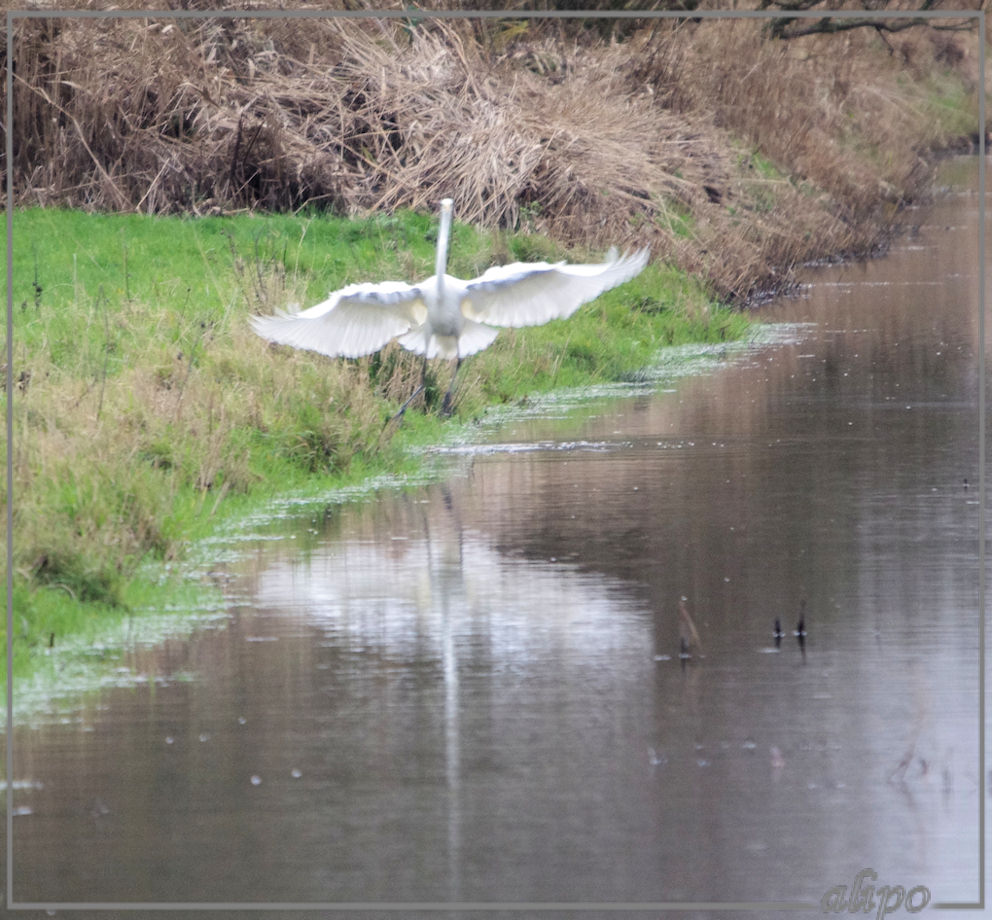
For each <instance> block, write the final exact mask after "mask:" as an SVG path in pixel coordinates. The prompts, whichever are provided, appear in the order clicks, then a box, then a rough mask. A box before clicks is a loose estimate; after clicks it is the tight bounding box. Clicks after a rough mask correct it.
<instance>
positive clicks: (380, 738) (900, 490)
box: [13, 161, 982, 916]
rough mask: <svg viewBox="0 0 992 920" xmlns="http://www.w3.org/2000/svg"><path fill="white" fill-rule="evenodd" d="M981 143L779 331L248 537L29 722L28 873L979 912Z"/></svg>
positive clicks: (194, 884)
mask: <svg viewBox="0 0 992 920" xmlns="http://www.w3.org/2000/svg"><path fill="white" fill-rule="evenodd" d="M975 170H976V164H975V163H974V162H973V161H962V162H960V163H957V164H956V165H954V166H953V167H951V168H950V169H949V173H948V175H949V177H950V181H952V182H954V183H955V188H954V190H953V191H951V192H950V193H949V194H948V195H947V196H946V197H944V198H943V199H942V200H941V201H940V203H939V204H938V205H937V206H936V207H935V208H934V209H932V210H928V211H916V212H911V214H910V215H909V219H910V221H911V222H915V223H916V224H917V227H916V229H915V230H914V231H913V232H911V233H908V234H906V235H905V236H903V237H902V238H901V239H900V240H899V241H898V242H897V244H896V246H895V247H894V249H893V251H892V252H891V254H890V255H889V256H888V257H887V258H885V259H881V260H877V261H874V262H871V263H868V264H856V265H847V266H841V267H828V268H822V269H816V270H811V271H809V272H808V273H807V275H806V285H805V287H804V290H803V293H802V296H801V297H799V298H796V299H793V300H788V301H783V302H778V303H776V304H773V305H770V306H769V307H767V308H765V309H764V311H763V313H764V316H765V318H767V319H768V320H771V321H777V322H788V323H791V324H793V325H791V326H789V327H787V332H788V334H787V335H784V336H782V337H781V339H782V340H781V341H779V342H778V343H777V344H773V345H770V346H766V347H762V348H757V349H753V350H751V351H749V352H747V353H746V354H745V355H743V356H738V357H732V356H731V357H728V359H727V360H726V361H725V362H724V363H723V366H721V367H720V368H719V369H718V370H717V371H716V372H715V373H712V374H710V375H707V376H700V377H691V378H686V379H684V380H681V381H680V382H678V383H677V384H676V385H675V386H673V387H672V388H670V390H669V391H667V392H659V393H655V394H648V393H643V394H640V395H635V396H628V397H626V398H622V399H612V400H611V399H603V400H598V401H596V402H595V403H594V404H592V405H591V406H588V407H586V408H585V409H584V410H582V411H579V412H576V411H574V410H570V411H561V412H552V413H550V416H551V417H547V418H541V417H530V418H526V419H520V420H517V421H510V422H507V423H506V424H505V425H504V426H502V427H501V428H499V429H498V430H493V431H492V432H491V433H490V434H489V435H488V436H487V441H486V443H484V444H481V445H478V446H461V447H459V448H457V449H453V450H451V451H449V454H450V462H451V470H452V472H451V475H450V477H449V478H447V479H446V480H445V481H444V482H443V483H440V484H436V485H431V486H426V487H423V488H417V489H411V490H408V491H406V492H397V491H393V492H384V493H383V494H382V495H381V496H379V497H378V498H376V500H374V501H371V502H365V503H358V504H343V505H342V504H338V503H333V502H332V503H328V505H327V507H326V509H325V508H321V509H320V510H319V511H315V510H314V508H313V507H311V508H309V509H306V510H305V511H304V512H303V513H302V514H301V515H300V516H299V517H298V518H295V519H292V520H290V521H289V522H287V521H286V520H285V519H281V520H279V521H276V522H273V523H271V524H270V525H264V524H262V525H258V526H256V527H255V531H256V536H257V539H254V540H241V541H240V542H239V543H238V547H239V549H240V552H239V554H238V556H237V558H236V559H235V561H233V562H231V563H230V564H229V565H227V566H226V567H225V571H226V575H225V577H226V579H227V596H228V598H229V606H228V609H227V611H226V613H225V615H224V616H223V617H222V618H220V619H216V618H215V619H213V620H211V621H210V623H209V624H207V625H205V626H204V627H202V628H200V629H198V630H196V631H195V632H194V634H193V635H192V636H191V637H188V638H184V639H174V640H171V641H166V642H162V643H161V644H159V645H157V646H156V647H154V648H153V649H151V650H149V649H142V650H139V651H135V652H134V653H133V664H134V666H135V667H136V668H139V669H140V670H141V673H142V674H143V675H145V677H146V678H147V679H145V680H144V681H143V682H137V683H135V684H134V685H133V686H130V687H125V688H116V689H108V690H106V691H104V692H101V693H100V694H98V695H95V696H94V695H90V696H88V697H86V698H85V699H83V700H81V701H80V702H79V704H78V706H74V707H72V708H71V712H70V714H69V716H68V717H66V716H65V712H64V710H62V712H63V716H62V718H60V719H54V718H52V719H44V718H43V719H40V720H38V721H37V722H35V723H34V724H32V725H31V726H30V727H22V728H19V729H18V730H17V731H16V732H15V736H14V739H13V741H14V745H15V747H14V763H15V776H14V779H15V782H16V783H17V785H16V786H15V792H14V801H15V805H16V806H17V808H16V811H15V817H14V879H15V882H14V896H15V899H16V900H18V901H38V902H41V901H45V902H50V901H66V902H83V901H99V902H111V901H131V902H140V901H170V902H171V901H183V902H202V901H219V902H232V901H237V902H249V901H265V902H294V903H299V902H390V903H394V904H395V903H402V902H433V903H437V902H461V903H467V902H494V903H506V902H513V903H517V904H519V903H527V902H541V901H544V902H591V903H596V904H602V903H604V902H621V903H624V904H628V905H630V904H634V903H646V902H650V903H657V902H694V903H698V902H727V903H736V902H741V903H746V904H749V905H751V908H752V910H749V911H747V912H746V914H745V911H744V910H743V909H742V910H741V915H747V916H759V915H762V914H765V915H767V916H782V915H783V914H782V913H773V912H771V910H770V909H767V908H761V909H759V908H758V907H757V906H756V905H759V904H765V903H767V902H789V903H791V902H801V903H805V904H808V905H812V906H813V907H814V908H816V909H817V910H818V905H819V902H820V899H821V898H822V897H823V895H824V894H825V893H826V892H827V890H828V889H830V888H832V887H834V886H837V885H846V886H851V885H852V884H853V882H854V878H855V875H856V874H857V873H858V871H859V870H861V869H863V868H866V867H871V868H872V869H874V871H875V872H876V873H877V876H878V878H877V881H876V883H875V884H876V885H879V886H881V885H888V886H892V885H902V886H904V888H906V889H910V888H912V887H914V886H921V885H922V886H925V887H926V889H927V890H928V892H929V893H930V895H931V896H932V902H933V903H937V902H953V901H974V900H975V899H976V898H977V896H978V870H979V866H978V827H979V825H978V810H979V801H980V798H979V797H980V792H981V785H982V777H981V776H980V775H979V766H978V746H979V741H978V739H979V725H978V702H977V691H978V667H979V654H978V629H979V609H978V597H979V572H978V566H977V558H978V453H979V444H978V434H977V419H978V415H977V399H978V396H977V393H978V385H979V381H978V375H977V359H978V347H979V346H978V341H979V340H978V321H977V309H978V307H977V303H978V299H977V243H976V240H977V219H978V200H977V196H976V195H975V194H974V192H973V191H972V190H971V189H972V188H973V186H974V174H975ZM682 597H684V598H685V599H686V600H685V609H686V610H687V611H688V613H689V616H690V618H691V626H692V627H694V629H695V632H696V634H698V642H697V641H695V637H694V636H693V635H692V630H691V628H690V626H689V625H688V624H687V623H686V621H684V620H683V621H682V625H681V631H680V615H679V606H678V605H679V600H680V598H682ZM804 600H805V604H806V606H805V626H806V630H807V633H808V635H807V637H806V638H805V642H804V647H802V648H800V645H799V641H798V639H797V638H796V637H795V636H794V635H793V630H794V628H795V627H796V622H797V619H798V615H799V614H798V612H799V609H800V604H801V603H802V602H803V601H804ZM776 618H779V619H780V620H781V623H782V625H783V631H784V632H785V633H786V635H785V637H784V638H783V639H782V641H781V646H780V647H778V648H777V647H776V645H775V642H774V640H773V637H772V626H773V622H774V621H775V619H776ZM680 635H683V636H686V637H687V638H690V639H693V640H694V641H693V642H692V648H691V649H690V651H691V654H692V658H691V660H688V661H683V660H680V658H679V653H680V648H681V646H680ZM176 677H181V679H174V678H176ZM921 896H922V895H918V897H921ZM532 913H533V911H532V910H529V909H528V910H523V911H521V912H520V913H519V914H514V916H519V915H531V914H532ZM274 915H275V912H273V916H274ZM394 915H395V914H394ZM465 915H466V916H479V914H469V913H466V914H465ZM566 915H567V914H566ZM596 915H597V912H594V911H590V912H587V913H585V914H583V916H596ZM598 915H602V916H607V914H606V912H605V910H600V911H598ZM645 915H652V916H654V915H657V911H654V912H653V913H650V912H649V913H647V914H645ZM723 915H726V914H723ZM79 916H82V915H79ZM369 916H370V915H369ZM506 916H510V915H509V914H506Z"/></svg>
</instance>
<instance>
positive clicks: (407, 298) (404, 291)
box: [251, 281, 427, 358]
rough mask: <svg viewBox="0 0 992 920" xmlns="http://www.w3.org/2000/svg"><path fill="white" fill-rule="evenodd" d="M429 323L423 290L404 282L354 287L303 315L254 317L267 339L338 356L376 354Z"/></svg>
mask: <svg viewBox="0 0 992 920" xmlns="http://www.w3.org/2000/svg"><path fill="white" fill-rule="evenodd" d="M426 319H427V305H426V303H425V302H424V299H423V292H422V291H421V289H420V288H419V287H416V286H414V285H409V284H405V283H404V282H402V281H382V282H380V283H378V284H352V285H349V286H348V287H345V288H342V289H341V290H340V291H335V292H334V293H333V294H331V296H330V297H328V298H327V300H325V301H322V302H321V303H319V304H317V305H316V306H315V307H310V308H309V309H306V310H303V311H301V312H300V313H277V314H276V315H275V316H253V317H252V319H251V325H252V328H253V329H254V330H255V332H257V333H258V334H259V335H260V336H261V337H262V338H263V339H268V340H269V341H270V342H277V343H279V344H280V345H292V346H293V347H294V348H307V349H309V350H310V351H317V352H320V353H321V354H323V355H329V356H330V357H332V358H337V357H345V358H357V357H359V356H361V355H370V354H372V352H374V351H378V350H379V349H380V348H382V347H383V346H384V345H386V344H387V343H388V342H389V341H390V340H391V339H394V338H396V336H398V335H402V334H403V333H404V332H407V331H409V330H410V329H411V328H412V327H413V326H417V325H420V324H421V323H423V322H424V321H425V320H426Z"/></svg>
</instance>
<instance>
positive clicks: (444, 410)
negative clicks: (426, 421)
mask: <svg viewBox="0 0 992 920" xmlns="http://www.w3.org/2000/svg"><path fill="white" fill-rule="evenodd" d="M461 366H462V356H461V355H459V356H458V359H457V360H456V361H455V372H454V373H453V374H452V375H451V383H450V384H449V385H448V392H447V393H445V394H444V399H443V400H442V401H441V415H443V416H449V415H451V396H452V394H453V393H454V390H455V380H456V379H457V378H458V371H459V369H460V368H461Z"/></svg>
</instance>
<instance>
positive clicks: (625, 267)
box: [251, 198, 648, 414]
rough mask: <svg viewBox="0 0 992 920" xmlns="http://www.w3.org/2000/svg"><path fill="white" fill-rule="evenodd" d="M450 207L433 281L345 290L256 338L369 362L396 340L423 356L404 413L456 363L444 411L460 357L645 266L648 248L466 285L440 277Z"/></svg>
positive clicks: (560, 313)
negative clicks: (503, 329) (439, 365)
mask: <svg viewBox="0 0 992 920" xmlns="http://www.w3.org/2000/svg"><path fill="white" fill-rule="evenodd" d="M451 210H452V201H451V199H450V198H445V199H444V200H443V201H442V202H441V226H440V229H439V231H438V240H437V260H436V263H435V274H434V275H432V276H431V277H430V278H427V279H426V280H425V281H422V282H420V283H419V284H406V283H405V282H403V281H380V282H378V283H361V284H350V285H348V286H347V287H343V288H341V290H339V291H335V292H334V293H332V294H331V295H330V297H328V298H327V300H325V301H322V302H321V303H319V304H317V305H316V306H314V307H310V308H309V309H306V310H302V311H300V312H299V313H279V314H276V315H275V316H255V317H252V320H251V323H252V327H253V328H254V330H255V332H257V333H258V334H259V335H260V336H262V338H264V339H268V340H269V341H270V342H277V343H278V344H280V345H292V346H293V347H295V348H304V349H309V350H310V351H316V352H319V353H320V354H324V355H328V356H330V357H335V358H336V357H346V358H357V357H360V356H362V355H370V354H372V353H373V352H376V351H378V350H379V349H380V348H383V347H385V346H386V345H387V344H388V343H389V342H391V341H392V340H393V339H396V340H397V341H398V342H399V344H400V345H402V346H403V347H404V348H406V349H408V350H409V351H412V352H414V353H415V354H418V355H423V356H424V380H422V381H421V384H420V386H419V387H418V388H417V389H416V390H415V391H414V393H413V395H411V396H410V398H409V399H408V400H407V401H406V402H405V403H404V404H403V406H402V408H401V409H400V410H399V413H398V414H402V413H403V411H404V410H405V409H406V407H407V406H408V405H409V404H410V402H411V401H412V400H413V398H414V397H415V396H417V394H418V393H420V392H421V391H422V390H423V389H424V381H425V380H426V374H427V362H428V360H430V359H431V358H446V359H449V360H451V359H454V360H455V361H456V362H457V364H456V367H455V375H454V376H453V377H452V379H451V386H450V387H449V388H448V392H447V393H446V394H445V397H444V402H443V405H442V411H444V412H447V411H448V410H449V409H450V404H451V391H452V389H453V388H454V383H455V377H456V376H457V374H458V368H459V367H460V366H461V362H462V359H463V358H466V357H468V356H469V355H474V354H475V353H476V352H479V351H482V350H483V349H484V348H488V347H489V346H490V345H492V343H493V341H494V340H495V338H496V336H497V334H498V333H499V328H498V327H500V326H539V325H541V324H543V323H546V322H548V321H549V320H552V319H559V318H564V317H566V316H571V314H572V313H574V312H575V311H576V310H577V309H578V308H579V307H580V306H582V304H584V303H587V302H588V301H590V300H592V299H594V298H595V297H598V296H599V295H600V294H602V293H603V292H604V291H607V290H609V289H610V288H613V287H616V286H617V285H618V284H622V283H623V282H625V281H629V280H630V279H631V278H633V277H634V276H635V275H636V274H638V273H639V272H640V271H641V269H643V268H644V266H645V265H646V264H647V261H648V250H647V249H641V250H640V251H638V252H635V253H633V254H630V255H628V254H624V255H623V256H619V255H618V254H617V251H616V249H611V250H610V252H609V254H608V255H607V261H605V262H603V263H600V264H595V265H569V264H567V263H565V262H557V263H555V264H553V265H552V264H550V263H548V262H514V263H512V264H510V265H498V266H494V267H493V268H490V269H488V270H487V271H485V272H483V274H482V275H480V276H479V277H478V278H473V279H472V280H471V281H463V280H461V279H460V278H454V277H452V276H451V275H448V274H445V267H446V265H447V260H448V238H449V235H450V232H451Z"/></svg>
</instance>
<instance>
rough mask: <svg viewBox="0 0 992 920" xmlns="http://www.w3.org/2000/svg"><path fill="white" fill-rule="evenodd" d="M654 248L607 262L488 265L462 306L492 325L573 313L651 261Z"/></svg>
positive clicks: (527, 322) (524, 323)
mask: <svg viewBox="0 0 992 920" xmlns="http://www.w3.org/2000/svg"><path fill="white" fill-rule="evenodd" d="M647 261H648V250H647V249H641V250H639V251H638V252H635V253H633V254H631V255H628V254H626V253H625V254H624V255H623V256H617V253H616V250H611V251H610V253H609V255H608V257H607V261H606V262H601V263H598V264H594V265H569V264H567V263H565V262H558V263H556V264H551V263H548V262H514V263H512V264H510V265H500V266H495V267H494V268H490V269H488V270H487V271H486V272H484V273H483V274H482V275H480V276H479V277H478V278H476V279H474V280H472V281H469V282H468V284H467V286H466V294H467V297H466V301H465V302H464V303H463V306H462V312H463V313H464V314H465V316H466V317H468V318H469V319H473V320H476V321H478V322H482V323H488V324H489V325H491V326H539V325H541V324H542V323H546V322H548V321H549V320H552V319H560V318H563V317H566V316H571V315H572V314H573V313H574V312H575V311H576V310H577V309H578V308H579V307H580V306H582V304H584V303H588V302H589V301H590V300H593V299H594V298H596V297H598V296H599V295H600V294H602V293H603V292H604V291H608V290H609V289H610V288H613V287H616V286H617V285H618V284H623V283H624V282H625V281H629V280H630V279H631V278H633V277H634V276H635V275H637V274H638V273H639V272H640V271H641V270H642V269H643V268H644V266H645V265H646V264H647Z"/></svg>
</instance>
